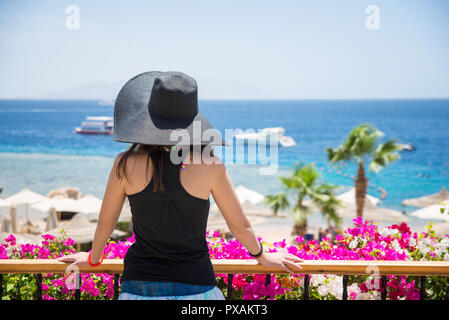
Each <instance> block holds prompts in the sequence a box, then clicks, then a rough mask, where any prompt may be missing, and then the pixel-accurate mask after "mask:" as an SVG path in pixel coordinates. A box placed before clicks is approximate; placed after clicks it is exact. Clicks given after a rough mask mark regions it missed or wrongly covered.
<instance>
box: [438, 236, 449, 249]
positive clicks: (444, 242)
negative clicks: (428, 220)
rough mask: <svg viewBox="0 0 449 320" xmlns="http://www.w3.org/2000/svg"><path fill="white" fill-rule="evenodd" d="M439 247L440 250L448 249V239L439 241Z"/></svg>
mask: <svg viewBox="0 0 449 320" xmlns="http://www.w3.org/2000/svg"><path fill="white" fill-rule="evenodd" d="M440 247H441V249H442V250H446V249H447V248H449V238H447V237H445V238H444V239H442V240H441V241H440Z"/></svg>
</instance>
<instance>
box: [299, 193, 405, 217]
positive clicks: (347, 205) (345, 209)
mask: <svg viewBox="0 0 449 320" xmlns="http://www.w3.org/2000/svg"><path fill="white" fill-rule="evenodd" d="M346 197H347V196H345V197H342V198H340V200H342V207H339V208H338V209H337V215H338V216H340V217H341V218H349V219H355V218H357V207H356V204H355V201H354V202H353V203H351V202H346V201H345V200H344V199H347V198H346ZM370 197H371V196H370ZM372 198H374V197H372ZM374 199H376V198H374ZM373 201H374V202H375V201H376V200H373V199H370V198H365V206H364V207H363V218H364V219H366V220H371V221H384V220H385V221H394V222H406V221H408V217H407V216H406V215H404V214H403V213H402V212H400V211H397V210H393V209H389V208H382V207H378V206H376V205H374V204H373ZM304 205H305V206H307V207H309V208H310V210H311V211H310V212H311V213H317V212H320V209H319V208H318V207H317V206H316V205H315V204H314V203H313V202H312V201H311V200H306V201H304Z"/></svg>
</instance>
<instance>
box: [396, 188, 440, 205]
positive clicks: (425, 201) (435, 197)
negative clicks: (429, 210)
mask: <svg viewBox="0 0 449 320" xmlns="http://www.w3.org/2000/svg"><path fill="white" fill-rule="evenodd" d="M445 200H447V201H449V192H447V190H446V188H445V187H442V188H441V190H440V192H437V193H434V194H430V195H427V196H422V197H419V198H412V199H405V200H404V201H402V205H403V206H412V207H418V208H424V207H428V206H431V205H433V204H438V203H440V202H442V201H445Z"/></svg>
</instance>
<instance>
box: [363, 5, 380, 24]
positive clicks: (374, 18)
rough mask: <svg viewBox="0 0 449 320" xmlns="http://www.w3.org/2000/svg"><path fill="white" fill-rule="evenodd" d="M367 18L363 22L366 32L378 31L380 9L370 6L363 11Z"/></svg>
mask: <svg viewBox="0 0 449 320" xmlns="http://www.w3.org/2000/svg"><path fill="white" fill-rule="evenodd" d="M365 12H366V14H368V16H367V17H366V20H365V26H366V28H367V29H368V30H379V28H380V9H379V7H378V6H375V5H370V6H368V7H366V10H365Z"/></svg>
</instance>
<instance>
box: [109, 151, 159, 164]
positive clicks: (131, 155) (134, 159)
mask: <svg viewBox="0 0 449 320" xmlns="http://www.w3.org/2000/svg"><path fill="white" fill-rule="evenodd" d="M125 154H128V155H127V159H126V166H127V167H129V166H132V167H133V166H134V165H135V164H136V163H138V162H140V161H142V160H141V159H143V158H147V157H148V153H146V152H143V151H132V152H128V151H123V152H120V153H119V154H117V155H116V157H115V160H114V162H115V165H117V164H118V163H119V162H120V160H121V159H123V157H124V156H125ZM150 163H151V158H150Z"/></svg>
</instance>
